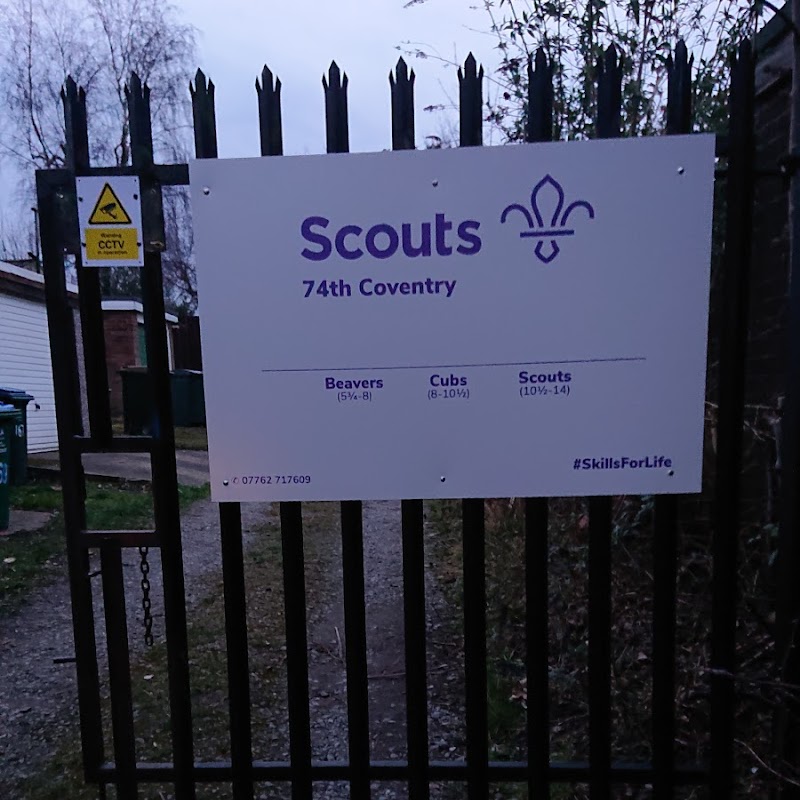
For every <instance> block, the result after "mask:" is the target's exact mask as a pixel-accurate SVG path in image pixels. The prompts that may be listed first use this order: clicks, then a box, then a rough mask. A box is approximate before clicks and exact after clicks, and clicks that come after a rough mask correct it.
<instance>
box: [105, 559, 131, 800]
mask: <svg viewBox="0 0 800 800" xmlns="http://www.w3.org/2000/svg"><path fill="white" fill-rule="evenodd" d="M100 566H101V569H102V575H103V606H104V608H105V617H106V645H107V647H108V679H109V688H110V691H111V729H112V732H113V737H114V760H115V762H116V768H117V769H116V778H115V780H114V783H115V785H116V787H117V796H118V797H120V798H121V800H136V798H137V797H138V791H137V784H136V738H135V734H134V730H133V696H132V692H131V662H130V649H129V646H128V619H127V611H126V609H125V580H124V576H123V574H122V551H121V550H120V549H118V548H114V549H113V550H110V549H108V548H104V549H103V550H102V551H101V554H100Z"/></svg>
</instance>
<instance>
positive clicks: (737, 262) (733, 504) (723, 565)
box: [710, 41, 753, 800]
mask: <svg viewBox="0 0 800 800" xmlns="http://www.w3.org/2000/svg"><path fill="white" fill-rule="evenodd" d="M729 141H730V145H729V153H728V184H727V186H726V205H727V221H726V235H725V260H724V267H723V272H722V292H721V294H722V311H721V314H720V317H721V330H720V367H719V417H718V422H717V442H718V445H717V458H716V485H715V492H714V525H713V539H712V554H713V559H714V569H713V578H712V584H711V591H712V601H711V602H712V605H711V617H712V620H711V624H712V629H711V670H710V672H711V796H712V797H713V798H714V800H717V798H719V800H725V798H728V797H731V796H732V794H733V788H734V758H733V738H734V720H735V707H736V691H735V685H734V678H735V671H736V616H737V614H736V604H737V600H738V591H737V585H736V584H737V563H738V558H737V555H738V553H737V551H738V548H739V490H740V473H741V466H742V426H743V422H744V387H745V366H746V364H745V361H746V357H747V333H748V330H747V322H748V302H749V294H750V286H749V269H750V241H751V230H752V204H753V57H752V50H751V46H750V42H749V41H745V42H744V43H743V44H742V45H741V46H740V47H739V50H738V53H737V54H736V56H735V58H734V59H733V63H732V66H731V88H730V132H729Z"/></svg>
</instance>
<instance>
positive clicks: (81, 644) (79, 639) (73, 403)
mask: <svg viewBox="0 0 800 800" xmlns="http://www.w3.org/2000/svg"><path fill="white" fill-rule="evenodd" d="M54 177H55V175H53V174H51V173H50V172H49V171H46V170H37V172H36V194H37V205H38V209H39V219H40V222H41V226H40V237H41V246H42V266H43V271H44V278H45V283H44V291H45V300H46V304H47V325H48V333H49V340H50V353H51V361H52V367H53V388H54V391H55V400H56V423H57V426H58V449H59V461H60V463H61V470H62V473H61V492H62V496H63V500H64V532H65V538H66V550H67V566H68V570H69V588H70V601H71V606H72V631H73V637H74V643H75V667H76V673H77V686H78V708H79V717H80V729H81V745H82V758H83V772H84V776H85V777H86V779H87V780H96V779H97V774H98V770H99V768H100V766H101V765H102V763H103V761H104V759H105V756H104V747H103V734H102V730H103V728H102V716H101V706H100V679H99V674H98V668H97V641H96V637H95V628H94V603H93V599H92V585H91V579H90V578H89V574H90V572H91V568H90V562H89V553H88V551H87V550H85V549H84V548H83V547H81V545H80V543H79V537H80V534H81V531H82V530H83V529H84V528H85V527H86V506H85V501H84V498H85V490H86V487H85V482H84V474H83V465H82V460H81V454H80V450H79V449H78V447H77V442H76V440H75V437H76V436H78V435H79V434H80V407H79V405H78V401H77V398H76V396H75V393H74V391H73V380H74V378H75V376H76V375H77V372H78V358H77V350H76V346H75V330H74V325H73V317H72V309H71V308H70V307H69V301H68V299H67V287H66V276H65V272H64V242H63V240H62V237H61V235H60V233H59V232H60V231H61V230H63V226H62V224H61V220H60V218H61V217H62V215H63V210H64V209H63V205H62V204H63V198H64V196H65V193H66V191H67V184H68V183H72V179H73V176H72V175H71V174H69V173H67V172H64V173H62V177H63V178H64V183H61V184H59V183H56V182H55V181H54V180H53V178H54Z"/></svg>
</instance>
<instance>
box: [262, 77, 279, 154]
mask: <svg viewBox="0 0 800 800" xmlns="http://www.w3.org/2000/svg"><path fill="white" fill-rule="evenodd" d="M256 93H257V94H258V122H259V136H260V139H261V155H262V156H279V155H283V123H282V120H281V82H280V79H279V78H278V77H277V76H275V75H273V73H272V70H271V69H270V68H269V67H268V66H267V65H266V64H264V69H262V70H261V82H260V83H259V81H258V78H256Z"/></svg>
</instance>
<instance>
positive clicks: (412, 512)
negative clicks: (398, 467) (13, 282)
mask: <svg viewBox="0 0 800 800" xmlns="http://www.w3.org/2000/svg"><path fill="white" fill-rule="evenodd" d="M402 527H403V612H404V622H405V666H406V736H407V742H408V770H409V775H408V796H409V800H428V797H430V788H429V785H428V760H429V750H428V747H429V739H428V679H427V665H426V653H427V648H426V641H425V629H426V619H425V545H424V539H423V532H424V529H423V508H422V500H404V501H403V503H402Z"/></svg>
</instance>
